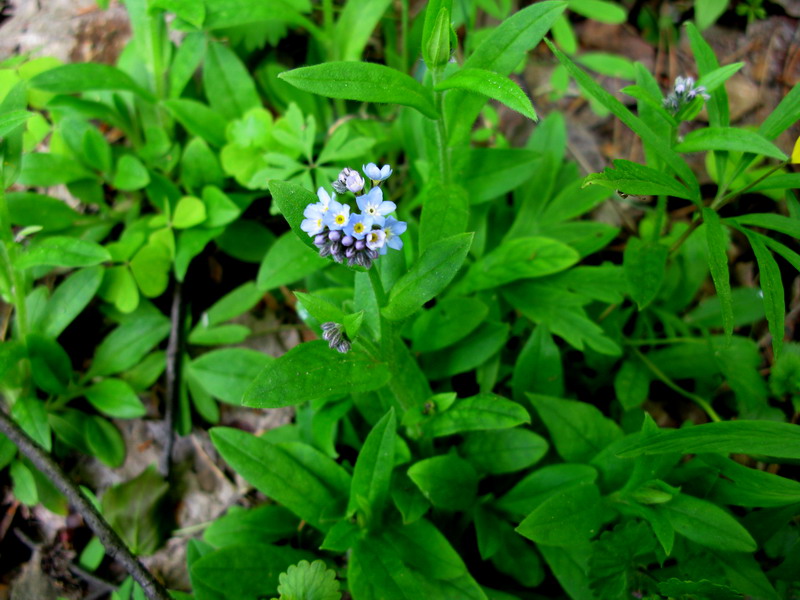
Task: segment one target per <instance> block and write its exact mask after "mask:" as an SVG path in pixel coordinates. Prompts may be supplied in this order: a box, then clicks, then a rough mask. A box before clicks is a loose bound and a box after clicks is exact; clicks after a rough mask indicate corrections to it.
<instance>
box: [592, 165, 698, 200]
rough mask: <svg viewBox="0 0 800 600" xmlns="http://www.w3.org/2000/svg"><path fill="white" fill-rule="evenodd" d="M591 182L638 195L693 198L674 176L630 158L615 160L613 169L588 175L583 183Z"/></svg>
mask: <svg viewBox="0 0 800 600" xmlns="http://www.w3.org/2000/svg"><path fill="white" fill-rule="evenodd" d="M591 184H595V185H602V186H603V187H607V188H611V189H613V190H619V191H620V192H623V193H625V194H634V195H637V196H660V195H667V196H675V197H676V198H685V199H686V200H691V199H692V194H691V192H689V190H687V189H686V187H685V186H683V185H681V184H680V183H679V182H678V181H676V180H675V178H674V177H670V176H669V175H666V174H664V173H663V172H662V171H657V170H656V169H653V168H651V167H646V166H645V165H640V164H638V163H635V162H631V161H629V160H622V159H619V160H615V161H614V168H613V169H611V168H608V167H607V168H606V169H605V170H604V171H603V172H602V173H592V174H591V175H588V176H587V177H586V179H584V183H583V185H584V186H587V185H591Z"/></svg>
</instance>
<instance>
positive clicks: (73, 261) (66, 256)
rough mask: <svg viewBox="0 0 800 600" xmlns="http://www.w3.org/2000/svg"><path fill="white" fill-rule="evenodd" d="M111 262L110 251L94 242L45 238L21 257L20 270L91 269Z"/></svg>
mask: <svg viewBox="0 0 800 600" xmlns="http://www.w3.org/2000/svg"><path fill="white" fill-rule="evenodd" d="M108 260H111V255H110V254H109V253H108V251H107V250H106V249H105V248H103V247H102V246H100V245H99V244H96V243H94V242H89V241H86V240H82V239H79V238H72V237H66V236H52V237H48V238H44V239H42V240H41V241H39V242H38V243H37V244H36V245H34V246H31V247H30V248H28V250H27V251H26V252H25V253H24V254H22V255H20V256H19V258H18V259H17V260H16V263H15V266H16V267H17V268H18V269H29V268H31V267H42V266H48V267H91V266H93V265H99V264H100V263H102V262H105V261H108Z"/></svg>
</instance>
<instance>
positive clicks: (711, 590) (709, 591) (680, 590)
mask: <svg viewBox="0 0 800 600" xmlns="http://www.w3.org/2000/svg"><path fill="white" fill-rule="evenodd" d="M701 4H704V3H698V6H700V5H701ZM727 6H728V3H727V2H723V4H722V11H724V10H725V8H727ZM658 591H659V592H660V593H661V594H664V595H665V596H668V597H670V598H686V597H689V598H707V599H708V600H741V598H742V594H741V593H739V592H737V591H736V590H734V589H733V588H730V587H728V586H727V585H720V584H718V583H713V582H711V581H709V580H708V579H701V580H700V581H682V580H680V579H677V578H675V577H673V578H671V579H667V580H666V581H662V582H660V583H659V584H658Z"/></svg>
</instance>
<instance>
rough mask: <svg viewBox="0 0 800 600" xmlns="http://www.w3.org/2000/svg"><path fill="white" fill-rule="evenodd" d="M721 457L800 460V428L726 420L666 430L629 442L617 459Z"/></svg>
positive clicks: (769, 422) (622, 444)
mask: <svg viewBox="0 0 800 600" xmlns="http://www.w3.org/2000/svg"><path fill="white" fill-rule="evenodd" d="M673 452H677V453H679V454H697V453H702V452H717V453H719V454H732V453H736V454H750V455H765V456H772V457H775V458H789V459H800V428H798V427H797V426H795V425H791V424H789V423H776V422H772V421H746V420H741V421H722V422H720V423H705V424H703V425H695V426H694V427H687V428H685V429H670V430H662V431H660V432H659V433H657V434H655V435H652V436H650V437H647V438H644V439H635V438H634V439H631V440H625V441H624V442H622V443H621V444H620V445H619V446H618V447H617V456H620V457H623V458H627V457H631V456H639V455H640V454H666V453H673Z"/></svg>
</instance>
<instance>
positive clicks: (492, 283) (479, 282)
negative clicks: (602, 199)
mask: <svg viewBox="0 0 800 600" xmlns="http://www.w3.org/2000/svg"><path fill="white" fill-rule="evenodd" d="M579 259H580V256H579V255H578V253H577V252H576V251H575V250H574V249H573V248H571V247H569V246H567V245H566V244H563V243H561V242H559V241H557V240H554V239H551V238H546V237H522V238H516V239H511V240H506V241H504V242H502V243H501V244H500V245H499V246H497V247H496V248H495V249H494V250H492V251H491V252H489V254H487V255H485V256H484V257H483V258H481V259H480V260H478V261H476V262H475V263H474V264H472V265H471V266H470V268H469V271H468V272H467V275H466V277H465V278H464V280H463V281H462V282H461V283H459V289H462V287H461V286H463V289H464V291H465V292H473V291H478V290H485V289H490V288H494V287H499V286H501V285H505V284H506V283H511V282H512V281H517V280H519V279H533V278H535V277H544V276H546V275H552V274H553V273H558V272H559V271H563V270H565V269H567V268H569V267H571V266H572V265H574V264H575V263H577V262H578V260H579Z"/></svg>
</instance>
